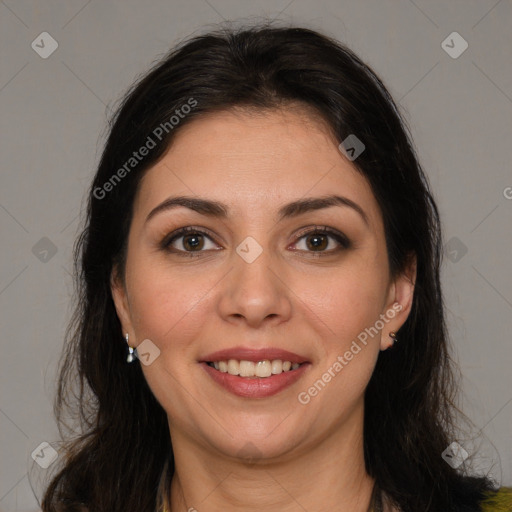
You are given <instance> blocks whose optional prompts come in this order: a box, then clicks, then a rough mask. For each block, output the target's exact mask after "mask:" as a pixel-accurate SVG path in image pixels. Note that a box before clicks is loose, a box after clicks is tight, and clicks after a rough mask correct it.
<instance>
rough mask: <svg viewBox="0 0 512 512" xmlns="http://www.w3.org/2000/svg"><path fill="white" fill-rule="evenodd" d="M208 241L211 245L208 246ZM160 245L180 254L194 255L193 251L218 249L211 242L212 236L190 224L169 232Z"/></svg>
mask: <svg viewBox="0 0 512 512" xmlns="http://www.w3.org/2000/svg"><path fill="white" fill-rule="evenodd" d="M208 241H209V242H210V244H212V246H211V247H208ZM161 246H162V248H163V249H166V250H168V251H170V252H172V253H177V254H179V255H180V256H195V254H193V253H196V252H197V253H200V252H203V249H206V250H212V249H213V250H218V246H217V245H216V244H214V243H213V241H212V237H211V236H210V235H209V234H208V233H207V232H206V231H202V230H201V229H197V228H194V227H191V226H188V227H185V228H181V229H178V230H177V231H175V232H174V233H171V234H170V235H169V236H167V237H166V238H165V239H164V240H163V241H162V243H161ZM180 246H181V248H180Z"/></svg>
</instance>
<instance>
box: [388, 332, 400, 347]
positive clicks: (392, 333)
mask: <svg viewBox="0 0 512 512" xmlns="http://www.w3.org/2000/svg"><path fill="white" fill-rule="evenodd" d="M389 337H390V338H391V339H392V340H393V345H391V347H394V346H395V344H396V343H398V338H397V337H396V332H393V331H391V332H390V333H389ZM391 347H389V348H391Z"/></svg>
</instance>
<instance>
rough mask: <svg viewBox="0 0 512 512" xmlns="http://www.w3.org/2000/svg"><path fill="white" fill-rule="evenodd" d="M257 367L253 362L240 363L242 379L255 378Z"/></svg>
mask: <svg viewBox="0 0 512 512" xmlns="http://www.w3.org/2000/svg"><path fill="white" fill-rule="evenodd" d="M255 366H256V365H255V364H254V363H253V362H252V361H240V377H254V375H255V373H254V369H255Z"/></svg>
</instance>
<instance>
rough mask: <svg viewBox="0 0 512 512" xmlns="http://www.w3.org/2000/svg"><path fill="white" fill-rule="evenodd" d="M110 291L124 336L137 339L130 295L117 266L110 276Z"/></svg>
mask: <svg viewBox="0 0 512 512" xmlns="http://www.w3.org/2000/svg"><path fill="white" fill-rule="evenodd" d="M110 291H111V293H112V299H113V301H114V305H115V308H116V311H117V316H118V318H119V321H120V322H121V328H122V330H123V336H124V335H125V334H126V333H128V335H129V337H130V338H131V339H132V340H133V339H134V338H135V333H134V330H133V324H132V320H131V314H130V304H129V301H128V294H127V292H126V285H125V283H124V281H123V279H122V277H121V276H120V274H119V269H118V267H117V265H116V266H114V267H113V268H112V273H111V275H110ZM130 345H131V346H133V343H130Z"/></svg>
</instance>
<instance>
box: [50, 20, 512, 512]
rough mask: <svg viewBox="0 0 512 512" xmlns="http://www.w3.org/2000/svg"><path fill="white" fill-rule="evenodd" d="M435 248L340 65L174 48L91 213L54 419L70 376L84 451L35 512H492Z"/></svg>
mask: <svg viewBox="0 0 512 512" xmlns="http://www.w3.org/2000/svg"><path fill="white" fill-rule="evenodd" d="M441 247H442V238H441V233H440V224H439V218H438V211H437V208H436V205H435V202H434V200H433V198H432V196H431V193H430V191H429V186H428V183H427V180H426V178H425V176H424V174H423V172H422V169H421V167H420V165H419V163H418V161H417V158H416V156H415V152H414V149H413V146H412V143H411V141H410V138H409V136H408V132H407V130H406V128H405V125H404V123H403V121H402V120H401V117H400V115H399V113H398V111H397V109H396V107H395V105H394V103H393V100H392V99H391V97H390V95H389V93H388V92H387V90H386V89H385V88H384V86H383V84H382V82H381V81H380V80H379V78H378V77H377V76H376V75H375V74H374V73H373V72H372V70H371V69H370V68H369V67H368V66H366V65H365V64H364V63H362V62H361V61H360V60H359V59H358V58H357V57H356V56H355V55H354V54H353V53H352V52H351V51H350V50H349V49H347V48H345V47H344V46H342V45H340V44H339V43H338V42H336V41H333V40H331V39H329V38H327V37H325V36H323V35H321V34H318V33H316V32H313V31H310V30H307V29H303V28H272V27H270V26H260V27H252V28H248V29H245V30H238V31H230V30H225V31H219V32H216V33H211V34H208V35H205V36H201V37H197V38H195V39H192V40H189V41H187V42H186V43H184V44H182V45H181V46H180V47H179V48H176V49H175V50H173V51H172V52H171V53H170V54H169V55H168V56H166V58H165V59H163V60H162V61H161V62H159V63H158V64H157V65H155V67H154V68H153V69H152V70H151V71H150V72H149V73H148V74H147V75H146V76H145V77H143V78H142V79H141V80H140V81H139V82H138V83H137V84H136V85H135V86H134V87H133V88H132V90H131V91H130V92H129V93H128V94H127V95H126V98H125V100H124V102H123V103H122V105H121V106H120V108H119V110H118V112H117V115H116V116H115V118H114V120H113V124H112V127H111V130H110V134H109V137H108V140H107V143H106V147H105V150H104V152H103V155H102V159H101V162H100V164H99V168H98V171H97V173H96V176H95V178H94V182H93V184H92V187H91V190H90V195H89V203H88V210H87V220H86V226H85V229H84V231H83V234H82V236H81V238H80V240H79V243H78V244H77V247H76V253H75V254H76V265H77V275H78V278H79V280H78V284H79V301H78V306H77V311H76V316H75V322H74V324H73V326H72V329H71V330H70V336H69V343H68V345H67V350H66V353H65V357H64V358H63V360H62V367H61V368H62V370H61V372H62V373H61V377H60V386H59V393H58V396H57V403H56V405H57V409H58V411H59V415H58V419H59V420H60V419H61V414H62V411H63V410H64V409H65V407H66V406H70V407H72V406H73V403H74V401H73V400H74V399H73V398H72V395H73V394H72V393H71V391H70V386H69V384H70V383H71V379H72V378H73V377H74V375H76V372H78V375H79V377H80V385H79V391H78V393H79V398H80V400H79V412H80V418H81V420H82V426H83V432H82V434H81V436H80V437H79V438H77V439H75V440H74V441H73V442H69V443H68V444H67V445H66V446H65V448H66V457H63V459H65V464H64V466H63V467H62V468H61V469H60V472H59V473H58V474H57V475H56V476H55V477H54V478H53V480H52V482H51V484H50V485H49V486H48V488H47V490H46V494H45V497H44V502H43V510H44V511H45V512H47V511H54V510H64V511H71V510H89V511H95V512H103V511H105V512H107V511H108V512H115V511H124V512H126V511H137V512H143V511H144V512H145V511H147V512H149V511H154V510H167V511H171V510H172V511H173V512H176V511H187V510H189V511H191V510H197V511H198V512H202V511H219V510H222V511H230V510H235V509H236V510H247V511H249V510H266V511H273V510H279V511H281V512H283V511H288V510H290V511H291V510H309V511H313V510H344V511H345V510H346V511H349V510H350V511H356V512H359V511H360V512H364V511H370V510H374V511H377V510H381V511H399V510H402V511H414V512H419V511H435V512H439V511H443V512H446V511H478V510H512V508H511V506H510V503H511V502H512V498H511V496H510V494H507V493H509V492H510V490H507V489H506V488H502V489H501V490H500V492H497V489H496V488H495V485H494V484H493V483H492V481H491V480H489V479H488V478H486V477H478V476H469V475H467V474H465V473H464V471H463V470H464V468H465V464H464V463H463V459H464V452H463V451H462V450H461V448H463V447H460V445H458V444H457V443H456V437H455V432H456V429H455V426H454V425H455V423H454V418H455V412H454V411H455V407H454V405H453V400H454V393H455V386H454V384H453V379H452V373H451V372H452V369H451V360H450V357H449V349H448V345H447V334H446V328H445V323H444V312H443V299H442V293H441V287H440V279H439V268H440V259H441ZM91 392H92V395H91ZM69 396H71V398H69ZM459 459H460V460H459ZM447 461H448V462H449V463H448V462H447ZM492 500H494V503H495V504H498V503H501V505H499V506H500V507H501V508H495V507H494V506H493V505H492V503H493V501H492ZM500 500H501V501H500ZM507 500H508V502H507ZM507 503H508V504H507ZM80 507H81V508H80ZM485 507H487V508H485ZM489 507H491V508H489Z"/></svg>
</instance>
